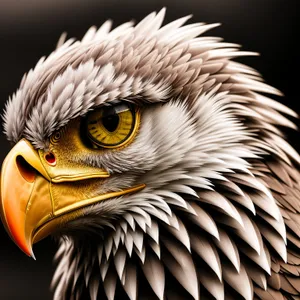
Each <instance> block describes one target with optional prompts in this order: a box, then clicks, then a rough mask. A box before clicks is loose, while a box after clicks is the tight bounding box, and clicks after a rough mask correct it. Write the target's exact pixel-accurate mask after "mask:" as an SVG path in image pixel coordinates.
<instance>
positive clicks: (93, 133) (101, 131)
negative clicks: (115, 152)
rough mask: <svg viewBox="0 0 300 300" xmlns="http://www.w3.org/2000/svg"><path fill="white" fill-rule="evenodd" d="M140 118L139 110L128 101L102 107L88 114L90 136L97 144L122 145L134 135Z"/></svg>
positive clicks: (105, 145)
mask: <svg viewBox="0 0 300 300" xmlns="http://www.w3.org/2000/svg"><path fill="white" fill-rule="evenodd" d="M139 119H140V113H139V111H138V110H137V109H134V108H133V107H131V106H129V105H128V104H126V103H121V104H117V105H114V106H106V107H101V108H99V109H96V110H95V111H92V112H91V113H89V114H88V116H87V132H88V136H89V138H90V140H91V141H92V142H93V143H94V144H95V145H96V146H100V147H103V148H117V147H121V146H124V145H125V144H127V143H128V142H129V141H131V139H132V138H133V137H134V135H135V133H136V131H137V129H138V125H139Z"/></svg>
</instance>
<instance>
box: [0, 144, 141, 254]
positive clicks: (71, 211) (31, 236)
mask: <svg viewBox="0 0 300 300" xmlns="http://www.w3.org/2000/svg"><path fill="white" fill-rule="evenodd" d="M109 176H110V175H109V174H108V173H107V172H106V171H105V170H102V169H99V168H96V167H84V168H83V167H82V168H81V169H80V167H78V166H77V167H76V168H73V170H69V171H68V170H66V168H63V167H59V166H56V167H53V166H49V165H47V164H46V163H45V160H43V159H42V156H41V153H40V152H38V151H37V150H35V149H34V148H33V147H32V145H31V144H30V143H29V142H28V141H27V140H25V139H23V140H21V141H20V142H18V143H17V144H16V145H15V147H14V148H13V149H12V150H11V151H10V152H9V154H8V155H7V157H6V158H5V160H4V162H3V165H2V172H1V198H0V214H1V219H2V222H3V224H4V226H5V228H6V230H7V232H8V234H9V235H10V237H11V238H12V240H13V241H14V242H15V243H16V244H17V245H18V246H19V248H20V249H21V250H22V251H23V252H25V253H26V254H27V255H28V256H32V257H34V255H33V251H32V244H33V243H35V242H37V241H39V240H41V239H42V238H44V237H46V236H48V235H49V234H50V233H52V232H54V231H55V230H57V229H59V228H61V227H62V226H64V224H66V223H67V222H68V221H70V220H72V219H74V218H78V217H79V216H81V215H82V213H83V210H82V208H83V207H86V206H87V205H91V204H93V203H97V202H99V201H102V200H105V199H109V198H113V197H117V196H121V195H124V194H127V193H132V192H136V191H139V190H141V189H143V188H144V187H145V185H143V184H141V185H138V186H135V187H132V188H128V189H124V190H122V191H117V192H109V193H103V194H101V182H103V180H105V178H107V177H109ZM95 190H97V194H96V196H94V195H95V193H94V192H95ZM99 190H100V193H99Z"/></svg>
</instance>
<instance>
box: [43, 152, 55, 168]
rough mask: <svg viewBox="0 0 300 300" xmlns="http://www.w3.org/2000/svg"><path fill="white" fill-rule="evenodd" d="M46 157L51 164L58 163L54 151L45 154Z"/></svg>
mask: <svg viewBox="0 0 300 300" xmlns="http://www.w3.org/2000/svg"><path fill="white" fill-rule="evenodd" d="M45 159H46V161H47V162H48V164H49V165H50V166H55V165H56V158H55V155H54V154H53V153H52V152H48V153H46V154H45Z"/></svg>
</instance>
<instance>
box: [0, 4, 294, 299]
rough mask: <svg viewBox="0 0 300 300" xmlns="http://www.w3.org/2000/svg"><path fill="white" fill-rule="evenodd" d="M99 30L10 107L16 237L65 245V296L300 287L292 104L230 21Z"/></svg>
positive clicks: (28, 246) (48, 62)
mask: <svg viewBox="0 0 300 300" xmlns="http://www.w3.org/2000/svg"><path fill="white" fill-rule="evenodd" d="M164 15H165V9H162V10H160V11H159V12H158V13H157V12H153V13H151V14H149V15H148V16H147V17H145V18H144V19H143V20H142V21H141V22H139V23H138V24H137V25H135V24H133V22H128V23H124V24H122V25H120V26H118V27H116V28H114V29H111V27H112V24H111V21H107V22H105V23H104V24H103V25H102V26H101V27H100V28H99V29H97V28H96V27H91V28H90V29H89V30H88V31H87V33H86V34H85V35H84V37H83V38H82V40H74V39H68V40H67V39H66V36H65V35H64V34H63V35H62V37H61V38H60V39H59V42H58V44H57V48H56V49H55V50H54V51H53V52H52V53H51V54H50V55H49V56H48V57H43V58H41V59H40V60H39V61H38V63H37V64H36V66H35V67H34V68H33V69H31V70H30V71H29V72H28V73H27V74H25V75H24V77H23V79H22V81H21V84H20V88H19V89H18V90H17V91H16V93H15V94H13V95H12V97H10V99H9V100H8V101H7V103H6V107H5V111H4V113H3V120H4V132H5V134H6V137H7V139H8V140H9V141H10V142H11V143H12V144H13V145H14V146H13V148H12V149H11V151H10V152H9V153H8V155H7V156H6V158H5V160H4V162H3V165H2V175H1V209H0V211H1V219H2V222H3V224H4V227H5V228H6V230H7V232H8V234H9V235H10V237H11V239H12V240H13V241H14V242H15V243H16V245H17V246H18V247H19V248H20V249H21V250H22V251H23V252H25V253H26V254H27V255H28V256H31V257H33V258H34V254H33V250H32V245H33V244H34V243H36V242H38V241H40V240H41V239H43V238H45V237H47V236H49V235H52V236H53V237H54V239H55V240H57V243H58V244H59V248H58V252H57V253H56V255H55V258H54V259H55V261H56V263H57V268H56V271H55V274H54V276H53V281H52V284H51V286H52V289H53V291H54V294H53V296H54V299H55V300H70V299H71V300H75V299H84V300H85V299H92V300H96V299H108V300H113V299H117V300H118V299H130V300H136V299H147V300H152V299H153V300H154V299H156V300H157V299H159V300H181V299H184V300H190V299H194V300H200V299H217V300H223V299H245V300H251V299H262V300H271V299H276V300H280V299H289V300H296V299H298V300H299V299H300V296H299V294H300V250H299V247H300V173H299V170H300V168H299V164H300V157H299V155H298V153H297V152H296V151H295V150H294V149H293V147H292V146H291V145H290V144H289V143H288V142H287V141H286V138H285V133H284V128H285V127H288V128H293V129H296V125H295V124H294V122H293V119H296V118H297V114H296V113H295V112H294V111H293V110H291V109H289V108H288V107H286V106H285V105H283V104H281V103H279V102H277V101H275V100H273V99H272V98H271V97H272V96H273V98H274V96H276V95H278V96H281V95H282V94H281V92H280V91H278V90H277V89H275V88H273V87H271V86H269V85H267V84H266V83H264V81H263V79H262V76H261V75H260V74H259V73H258V72H257V71H256V70H254V69H253V68H251V67H248V66H246V65H244V64H242V63H240V62H238V61H237V60H235V59H236V58H239V57H243V56H247V55H256V53H252V52H247V51H241V50H240V49H239V45H237V44H233V43H227V42H224V41H223V40H222V39H220V38H218V37H212V36H207V35H205V36H204V35H202V34H203V33H204V32H206V31H207V30H209V29H212V28H214V27H216V26H218V25H219V24H205V23H193V24H188V25H185V23H186V22H187V21H188V19H189V18H190V16H187V17H183V18H180V19H177V20H175V21H173V22H171V23H168V24H166V25H162V23H163V20H164Z"/></svg>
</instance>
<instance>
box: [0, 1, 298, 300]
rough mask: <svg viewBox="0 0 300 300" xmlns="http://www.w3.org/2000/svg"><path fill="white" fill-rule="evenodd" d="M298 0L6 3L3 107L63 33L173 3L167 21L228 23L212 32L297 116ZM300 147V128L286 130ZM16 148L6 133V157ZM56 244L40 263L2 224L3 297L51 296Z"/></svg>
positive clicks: (1, 153) (40, 254)
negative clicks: (244, 53) (240, 53)
mask: <svg viewBox="0 0 300 300" xmlns="http://www.w3.org/2000/svg"><path fill="white" fill-rule="evenodd" d="M296 2H297V0H295V1H292V0H269V1H268V0H243V1H241V0H164V1H159V0H157V1H156V0H152V1H151V0H145V1H142V0H140V1H139V0H125V1H122V0H61V1H54V0H19V1H17V0H13V1H12V0H0V105H1V107H0V108H1V111H2V109H3V107H4V103H5V101H6V99H8V96H9V95H10V94H12V93H13V92H14V91H15V90H16V89H17V87H18V85H19V83H20V80H21V77H22V75H23V73H24V72H27V71H28V70H29V69H30V68H31V67H33V66H34V64H35V63H36V62H37V60H38V59H39V58H40V57H41V56H43V55H45V54H49V53H50V52H51V51H52V50H53V48H54V46H55V44H56V42H57V39H58V38H59V36H60V33H61V32H63V31H67V32H68V35H69V36H75V37H82V36H83V34H84V32H85V31H86V30H87V29H88V28H89V27H90V26H92V25H98V26H99V25H100V24H102V23H103V22H104V21H105V20H106V19H107V18H111V19H113V20H114V24H115V25H118V24H120V23H123V22H124V21H127V20H130V19H135V20H137V21H139V20H141V18H142V17H143V16H145V15H146V14H148V13H150V12H151V11H153V10H159V9H160V8H161V7H163V6H166V7H167V16H166V21H171V20H173V19H174V18H177V17H181V16H184V15H187V14H191V13H192V14H193V15H194V17H193V19H192V21H195V22H198V21H204V22H207V23H211V22H221V23H222V26H221V27H219V28H216V29H214V30H213V31H211V32H210V33H209V34H211V35H217V36H221V37H223V38H224V39H225V40H226V41H229V42H235V43H239V44H242V45H243V48H242V49H245V50H251V51H257V52H260V53H261V56H260V57H251V58H245V59H243V62H245V63H247V64H250V65H251V66H252V67H255V68H256V69H258V70H259V71H260V72H261V73H262V74H263V76H264V78H265V80H266V81H267V82H268V83H269V84H271V85H273V86H275V87H277V88H278V89H280V90H281V91H282V92H283V93H284V94H285V97H284V98H282V99H278V100H280V101H282V102H283V103H285V104H287V105H288V106H290V107H291V108H293V109H294V110H296V111H297V112H298V113H300V105H299V98H298V89H299V79H300V76H299V73H298V72H299V69H300V68H299V58H300V55H299V47H297V46H296V43H297V39H299V37H300V35H299V29H297V27H298V28H299V26H298V25H299V24H297V23H298V19H299V16H298V15H299V13H300V10H298V9H297V7H296ZM287 134H288V136H289V139H290V140H291V141H292V143H293V145H294V146H295V147H296V149H297V150H298V151H299V150H300V139H299V138H300V135H299V133H296V132H292V131H289V132H287ZM9 148H10V145H9V144H8V142H6V140H5V137H4V136H3V134H1V136H0V162H2V161H3V159H4V157H5V155H6V153H7V152H8V151H9ZM55 248H56V246H55V244H54V242H53V241H52V240H51V238H47V239H45V240H44V241H42V242H40V243H39V244H37V245H35V246H34V252H35V255H36V257H37V261H34V260H32V259H30V258H27V257H26V256H25V254H23V253H21V251H19V249H18V248H17V247H16V246H15V245H14V244H13V243H12V242H11V241H10V239H9V238H8V236H7V234H6V233H5V231H4V229H3V228H2V226H1V225H0V299H1V300H15V299H16V300H18V299H31V300H35V299H37V300H41V299H45V300H47V299H51V293H50V292H49V283H50V280H51V276H52V272H53V270H54V267H53V265H52V257H53V255H54V253H55Z"/></svg>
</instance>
